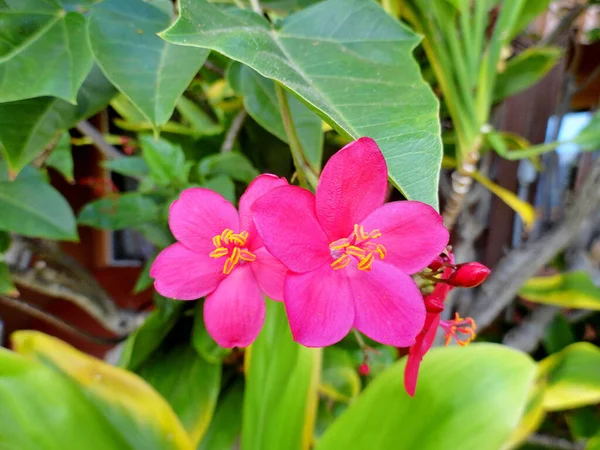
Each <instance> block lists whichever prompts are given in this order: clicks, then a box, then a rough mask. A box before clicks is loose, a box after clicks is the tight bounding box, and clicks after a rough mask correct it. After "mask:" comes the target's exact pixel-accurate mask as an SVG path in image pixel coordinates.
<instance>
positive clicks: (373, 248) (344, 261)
mask: <svg viewBox="0 0 600 450" xmlns="http://www.w3.org/2000/svg"><path fill="white" fill-rule="evenodd" d="M379 237H381V232H380V231H379V230H377V229H376V230H373V231H371V232H370V233H365V230H364V228H363V226H362V225H360V226H359V225H354V231H353V232H352V234H351V235H350V237H347V238H342V239H338V240H337V241H333V242H332V243H331V244H329V251H330V253H331V257H332V258H333V260H334V261H333V262H332V263H331V267H332V268H333V270H339V269H343V268H344V267H346V266H347V265H348V264H350V261H352V258H355V259H356V260H357V261H358V268H359V270H366V271H369V270H371V265H372V264H373V261H375V257H376V256H377V257H379V259H383V258H385V255H386V254H387V251H386V249H385V247H384V246H383V245H381V244H377V243H375V242H373V240H375V239H377V238H379Z"/></svg>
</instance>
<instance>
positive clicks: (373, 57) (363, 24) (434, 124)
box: [162, 0, 442, 207]
mask: <svg viewBox="0 0 600 450" xmlns="http://www.w3.org/2000/svg"><path fill="white" fill-rule="evenodd" d="M180 5H181V15H180V17H179V19H178V20H177V22H176V23H175V24H174V25H173V26H172V27H171V28H169V29H168V30H167V31H165V32H164V33H162V36H164V38H165V39H167V40H168V41H170V42H173V43H177V44H181V45H191V46H197V47H203V48H210V49H212V50H216V51H218V52H220V53H222V54H224V55H225V56H228V57H230V58H232V59H234V60H236V61H240V62H242V63H244V64H247V65H248V66H250V67H251V68H252V69H254V70H256V71H257V72H258V73H260V74H261V75H263V76H265V77H267V78H271V79H274V80H276V81H279V82H280V83H282V84H283V85H284V86H286V87H287V88H288V89H290V90H291V91H292V92H294V93H295V94H296V95H298V96H299V97H300V98H301V99H303V100H304V101H305V102H306V103H307V104H308V105H310V106H311V107H312V108H314V109H316V110H317V111H318V112H319V113H320V114H321V115H322V116H323V117H324V118H325V120H327V121H328V122H329V123H330V124H331V125H332V126H333V127H334V128H336V129H337V130H338V131H339V132H340V133H342V134H343V135H344V136H347V137H351V138H359V137H361V136H370V137H372V138H373V139H375V140H376V141H377V142H378V144H379V146H380V147H381V150H382V152H383V154H384V156H385V158H386V160H387V163H388V170H389V175H390V178H391V179H392V181H393V182H394V184H396V186H398V187H399V188H400V190H401V191H402V192H403V193H404V194H405V195H406V196H407V197H408V198H409V199H413V200H421V201H424V202H426V203H429V204H431V205H433V206H435V207H437V204H438V200H437V196H438V192H437V186H438V175H439V169H440V163H441V159H442V146H441V139H440V128H439V120H438V103H437V100H436V99H435V96H434V95H433V93H432V92H431V89H430V88H429V86H428V85H427V84H426V83H425V82H424V81H423V79H422V77H421V74H420V73H419V68H418V65H417V64H416V62H415V60H414V59H413V57H412V50H413V49H414V48H415V46H416V45H417V44H418V42H419V38H418V37H417V36H416V35H415V34H414V33H413V32H411V31H410V30H408V29H407V28H406V27H404V26H403V25H401V24H400V23H398V22H397V21H396V20H395V19H393V18H392V17H390V16H389V15H387V13H386V12H385V11H384V10H383V9H381V7H380V6H379V5H377V4H376V3H375V2H374V1H365V0H327V1H324V2H322V3H319V4H317V5H315V6H312V7H310V8H307V9H305V10H304V11H301V12H299V13H296V14H293V15H291V16H289V17H288V18H287V19H286V20H285V22H284V24H283V27H282V28H281V29H280V30H273V29H272V28H271V25H270V24H269V23H268V22H267V21H266V20H265V19H264V18H263V17H261V16H259V15H258V14H255V13H252V12H249V11H240V10H237V9H218V8H217V7H215V6H213V5H211V4H209V3H207V2H206V1H204V0H184V1H182V2H181V3H180ZM317 52H318V53H317Z"/></svg>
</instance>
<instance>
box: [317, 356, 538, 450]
mask: <svg viewBox="0 0 600 450" xmlns="http://www.w3.org/2000/svg"><path fill="white" fill-rule="evenodd" d="M405 365H406V358H403V359H402V360H401V361H399V362H398V363H396V364H395V365H393V366H392V367H390V368H389V369H388V370H386V371H385V372H384V373H382V374H381V375H380V376H379V377H377V378H376V379H375V380H373V382H372V383H371V384H370V385H369V386H368V387H367V389H366V390H365V391H364V392H363V393H362V394H361V395H360V396H359V397H358V398H357V399H356V401H355V402H354V403H353V404H352V405H351V406H350V407H349V408H348V409H347V410H346V412H344V414H342V416H341V417H340V418H339V419H338V420H337V421H336V422H335V423H334V424H333V425H332V426H331V427H330V428H329V430H328V431H326V432H325V434H324V435H323V437H322V438H321V440H320V441H319V442H318V443H317V446H316V449H317V450H337V449H349V448H351V449H352V450H363V449H368V450H387V449H392V448H393V449H394V450H403V449H411V450H412V449H416V448H418V449H419V450H445V449H448V450H454V449H456V448H457V447H460V448H465V449H466V448H476V449H479V450H486V449H489V450H497V449H499V448H502V447H503V445H502V444H503V443H504V442H505V441H506V440H507V439H508V437H509V435H510V433H511V431H512V430H513V429H514V428H515V427H516V425H517V424H518V423H519V419H520V416H521V414H522V413H523V410H524V408H525V403H526V400H527V393H528V392H529V390H530V389H531V387H532V383H533V381H534V377H535V371H536V366H535V363H534V361H533V360H532V359H531V358H530V357H529V356H528V355H526V354H524V353H521V352H518V351H515V350H512V349H509V348H507V347H503V346H500V345H491V344H474V345H471V346H469V347H466V348H461V347H446V348H435V349H433V350H432V351H431V352H430V353H428V354H427V356H426V357H425V359H424V360H423V364H422V365H421V370H420V372H419V383H418V385H417V392H416V394H415V396H414V398H411V397H409V396H408V394H407V393H406V392H405V390H404V383H403V379H404V367H405ZM491 405H493V407H490V406H491ZM457 439H458V440H459V441H460V442H457Z"/></svg>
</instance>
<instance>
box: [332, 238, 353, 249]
mask: <svg viewBox="0 0 600 450" xmlns="http://www.w3.org/2000/svg"><path fill="white" fill-rule="evenodd" d="M349 245H350V240H349V239H348V238H342V239H338V240H337V241H333V242H332V243H331V244H329V249H330V250H341V249H343V248H346V247H348V246H349Z"/></svg>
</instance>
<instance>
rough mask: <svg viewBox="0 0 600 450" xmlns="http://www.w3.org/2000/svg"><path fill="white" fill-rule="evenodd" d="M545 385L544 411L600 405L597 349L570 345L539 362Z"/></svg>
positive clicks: (599, 360) (584, 345)
mask: <svg viewBox="0 0 600 450" xmlns="http://www.w3.org/2000/svg"><path fill="white" fill-rule="evenodd" d="M539 374H540V375H539V376H540V377H541V378H543V379H544V380H545V382H546V389H545V392H544V408H545V409H547V410H548V411H562V410H564V409H571V408H578V407H580V406H585V405H593V404H596V403H598V402H600V349H598V347H596V346H594V345H592V344H589V343H587V342H577V343H576V344H572V345H569V346H568V347H567V348H565V349H564V350H562V351H561V352H559V353H555V354H554V355H551V356H548V357H547V358H545V359H543V360H542V361H540V364H539Z"/></svg>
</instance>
